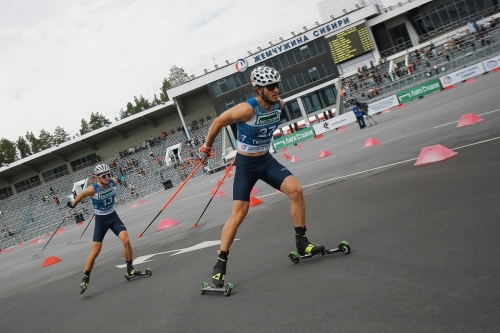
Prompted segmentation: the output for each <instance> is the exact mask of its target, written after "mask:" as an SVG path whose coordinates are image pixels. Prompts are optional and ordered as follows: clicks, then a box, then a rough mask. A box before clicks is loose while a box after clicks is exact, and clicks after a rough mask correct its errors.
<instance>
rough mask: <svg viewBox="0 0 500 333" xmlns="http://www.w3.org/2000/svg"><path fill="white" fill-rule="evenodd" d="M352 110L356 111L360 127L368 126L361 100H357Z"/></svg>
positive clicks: (355, 114)
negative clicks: (360, 103)
mask: <svg viewBox="0 0 500 333" xmlns="http://www.w3.org/2000/svg"><path fill="white" fill-rule="evenodd" d="M352 112H354V116H356V120H357V121H358V125H359V129H364V128H365V127H366V123H365V118H364V114H363V111H362V110H361V106H360V105H359V102H356V103H355V104H354V106H353V107H352Z"/></svg>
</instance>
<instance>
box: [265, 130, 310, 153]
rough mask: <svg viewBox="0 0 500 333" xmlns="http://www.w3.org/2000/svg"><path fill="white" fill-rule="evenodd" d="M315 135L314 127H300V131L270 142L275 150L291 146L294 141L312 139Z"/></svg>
mask: <svg viewBox="0 0 500 333" xmlns="http://www.w3.org/2000/svg"><path fill="white" fill-rule="evenodd" d="M315 136H316V134H314V129H313V128H312V127H307V128H303V129H301V130H300V131H297V132H294V133H292V134H289V135H286V136H282V137H281V138H279V139H276V140H273V142H272V143H273V147H274V149H275V150H280V149H283V148H285V147H289V146H293V145H294V144H296V143H299V142H302V141H306V140H309V139H313V138H314V137H315Z"/></svg>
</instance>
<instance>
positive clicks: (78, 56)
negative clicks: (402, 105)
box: [0, 0, 398, 141]
mask: <svg viewBox="0 0 500 333" xmlns="http://www.w3.org/2000/svg"><path fill="white" fill-rule="evenodd" d="M318 2H319V1H304V0H273V1H268V0H267V1H266V0H254V1H245V2H244V1H230V0H219V1H202V0H183V1H171V0H143V1H132V0H119V1H118V0H99V1H90V0H88V1H87V0H80V1H73V0H43V1H40V0H2V1H1V2H0V97H1V102H0V103H1V104H0V105H1V111H0V114H1V118H0V138H2V137H4V138H6V139H9V140H11V141H16V140H17V138H18V137H19V136H24V135H25V134H26V132H27V131H30V132H33V133H34V134H35V135H36V136H37V137H38V135H39V133H40V130H42V129H45V130H47V131H49V132H51V133H53V132H54V129H55V128H56V126H61V127H63V128H64V129H65V130H66V131H67V132H68V133H70V134H71V135H74V134H75V133H77V132H78V130H79V128H80V121H81V119H83V118H85V119H86V120H88V119H89V118H90V114H91V113H92V112H99V113H101V114H103V115H104V116H105V117H107V118H108V119H110V120H111V121H113V122H114V118H115V117H117V116H118V113H119V111H120V109H121V108H125V107H126V104H127V103H128V102H133V98H134V96H138V97H139V95H141V94H142V95H143V96H144V97H145V98H147V99H149V100H150V101H151V100H152V99H153V95H154V94H155V93H156V94H157V96H159V93H160V87H161V84H162V81H163V78H166V77H168V73H169V70H170V68H171V67H172V66H173V65H176V66H178V67H183V68H184V69H185V70H186V72H187V73H188V74H191V73H194V72H197V71H199V70H202V69H203V68H205V67H207V66H208V65H211V64H213V62H214V60H213V58H215V60H216V61H218V62H222V61H224V60H225V59H226V58H227V57H228V56H236V55H240V56H244V55H245V52H246V50H247V49H249V48H251V47H255V46H257V45H259V44H263V43H266V42H268V41H269V40H271V39H273V38H276V37H278V36H280V35H282V34H284V33H287V32H290V31H291V30H293V29H295V28H299V27H302V26H303V25H304V24H306V23H312V22H314V21H316V20H318V19H319V17H320V15H319V12H318V10H317V7H316V4H317V3H318ZM383 2H384V4H386V5H390V4H393V3H397V2H398V0H394V1H392V0H384V1H383ZM250 5H251V6H250ZM264 13H266V14H264ZM240 51H243V52H240Z"/></svg>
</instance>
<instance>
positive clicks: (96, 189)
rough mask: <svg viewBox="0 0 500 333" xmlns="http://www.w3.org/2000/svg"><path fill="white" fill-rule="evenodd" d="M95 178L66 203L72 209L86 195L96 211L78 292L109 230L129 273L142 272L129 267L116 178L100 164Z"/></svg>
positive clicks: (83, 287) (129, 249) (85, 284)
mask: <svg viewBox="0 0 500 333" xmlns="http://www.w3.org/2000/svg"><path fill="white" fill-rule="evenodd" d="M94 174H95V176H94V177H95V178H96V179H97V182H94V183H93V184H92V185H90V186H88V187H87V188H86V189H84V190H83V191H82V192H80V194H78V195H77V197H76V198H75V201H73V204H71V202H68V207H70V208H75V207H76V205H77V204H78V203H79V202H80V201H82V200H83V199H84V198H86V197H90V198H91V199H92V205H93V206H94V212H95V228H94V237H93V244H92V250H91V251H90V254H89V256H88V257H87V262H86V263H85V270H84V271H83V279H82V283H81V285H80V287H81V294H83V293H84V292H85V290H87V287H88V284H89V280H90V272H91V270H92V267H94V262H95V258H97V256H98V255H99V253H100V252H101V248H102V241H103V239H104V236H105V235H106V233H107V232H108V230H109V229H111V231H113V233H114V234H115V235H116V236H118V238H120V240H121V241H122V243H123V252H124V254H125V262H126V263H127V273H128V274H129V275H131V276H132V275H141V272H140V271H137V270H135V269H134V267H133V266H132V245H131V244H130V239H129V237H128V232H127V228H126V227H125V225H124V224H123V222H122V221H121V220H120V217H119V216H118V214H117V213H116V211H115V196H116V187H115V185H116V184H118V180H117V179H116V178H112V177H111V173H110V168H109V165H107V164H99V165H98V166H96V167H95V169H94Z"/></svg>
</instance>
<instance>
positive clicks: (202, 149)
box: [200, 144, 214, 158]
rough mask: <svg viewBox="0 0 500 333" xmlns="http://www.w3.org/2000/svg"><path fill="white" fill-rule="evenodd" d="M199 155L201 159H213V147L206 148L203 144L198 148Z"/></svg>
mask: <svg viewBox="0 0 500 333" xmlns="http://www.w3.org/2000/svg"><path fill="white" fill-rule="evenodd" d="M200 155H201V156H202V158H203V157H205V156H206V157H208V158H210V157H214V154H213V147H207V146H205V144H202V145H201V146H200Z"/></svg>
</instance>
